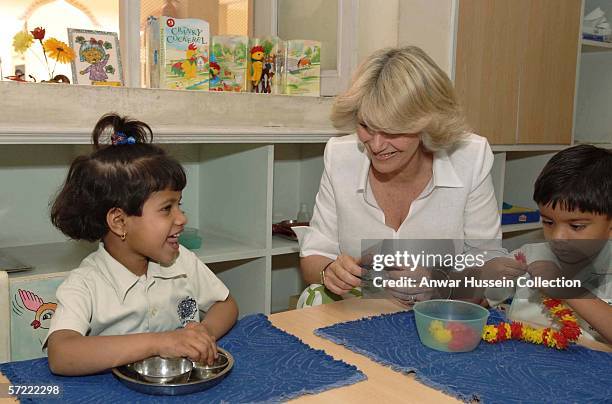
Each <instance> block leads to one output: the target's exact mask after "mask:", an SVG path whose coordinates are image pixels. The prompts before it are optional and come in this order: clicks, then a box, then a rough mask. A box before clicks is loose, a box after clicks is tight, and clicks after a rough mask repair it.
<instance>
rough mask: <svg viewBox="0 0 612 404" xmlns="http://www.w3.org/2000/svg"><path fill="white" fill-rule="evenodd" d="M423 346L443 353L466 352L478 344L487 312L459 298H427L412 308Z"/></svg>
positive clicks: (485, 322)
mask: <svg viewBox="0 0 612 404" xmlns="http://www.w3.org/2000/svg"><path fill="white" fill-rule="evenodd" d="M413 310H414V318H415V322H416V326H417V332H418V334H419V339H420V340H421V342H422V343H423V345H425V346H428V347H429V348H432V349H436V350H438V351H444V352H468V351H472V350H474V349H475V348H476V347H477V346H478V344H479V343H480V338H481V336H482V330H483V329H484V326H485V325H486V324H487V318H488V317H489V311H488V310H487V309H485V308H484V307H482V306H479V305H477V304H473V303H468V302H463V301H460V300H427V301H424V302H418V303H417V304H415V305H414V307H413Z"/></svg>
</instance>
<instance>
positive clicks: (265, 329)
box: [0, 314, 366, 403]
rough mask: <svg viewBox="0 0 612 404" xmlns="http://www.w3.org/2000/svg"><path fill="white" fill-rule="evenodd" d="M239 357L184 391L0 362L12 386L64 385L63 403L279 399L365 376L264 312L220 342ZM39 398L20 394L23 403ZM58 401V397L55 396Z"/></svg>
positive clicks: (42, 362) (38, 362)
mask: <svg viewBox="0 0 612 404" xmlns="http://www.w3.org/2000/svg"><path fill="white" fill-rule="evenodd" d="M219 345H220V346H221V347H223V348H225V349H226V350H228V351H229V352H230V353H231V354H232V355H233V356H234V359H235V365H234V369H233V370H232V371H231V372H230V374H229V375H228V376H227V377H226V378H225V379H224V380H223V381H222V382H221V383H220V384H218V385H217V386H215V387H213V388H211V389H210V390H205V391H203V392H199V393H194V394H190V395H186V396H176V397H169V396H150V395H146V394H141V393H138V392H135V391H133V390H130V389H128V388H127V387H125V386H124V385H123V384H121V383H120V382H119V381H118V380H117V379H116V378H115V377H114V376H113V375H112V374H111V373H110V372H108V373H104V374H100V375H95V376H84V377H61V376H54V375H52V374H51V373H50V372H49V367H48V365H47V359H46V358H41V359H34V360H28V361H22V362H11V363H5V364H0V371H1V372H2V373H3V374H4V375H5V376H6V377H7V378H8V379H9V380H10V381H11V383H12V384H13V385H20V384H35V385H60V386H61V391H62V396H61V401H62V402H78V403H87V402H113V401H116V402H130V403H138V402H143V403H144V402H147V403H149V402H185V401H193V402H200V403H203V402H205V403H219V402H227V403H244V402H277V401H281V400H288V399H290V398H294V397H297V396H299V395H302V394H308V393H318V392H321V391H325V390H329V389H332V388H334V387H340V386H345V385H349V384H352V383H356V382H358V381H361V380H364V379H365V378H366V376H365V375H364V374H363V373H362V372H360V371H359V370H357V368H356V367H355V366H351V365H348V364H346V363H344V362H341V361H337V360H334V359H333V358H332V357H331V356H329V355H327V354H325V352H323V351H320V350H314V349H312V348H310V347H309V346H308V345H306V344H304V343H303V342H301V341H300V340H299V339H298V338H296V337H294V336H293V335H290V334H287V333H286V332H284V331H282V330H280V329H278V328H276V327H274V326H273V325H272V324H271V323H270V321H268V319H267V317H266V316H264V315H263V314H256V315H251V316H247V317H245V318H243V319H242V320H240V321H239V322H238V324H237V325H236V326H234V328H233V329H232V330H231V331H230V332H229V333H228V334H227V335H226V336H225V337H223V338H222V339H221V340H220V341H219ZM32 401H40V398H38V397H35V398H30V397H25V396H22V397H21V402H32ZM53 401H55V402H57V401H56V400H53Z"/></svg>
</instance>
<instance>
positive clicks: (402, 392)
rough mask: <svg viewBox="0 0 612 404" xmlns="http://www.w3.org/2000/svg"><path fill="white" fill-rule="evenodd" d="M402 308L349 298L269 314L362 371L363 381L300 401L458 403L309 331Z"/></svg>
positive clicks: (410, 376) (411, 377) (279, 324)
mask: <svg viewBox="0 0 612 404" xmlns="http://www.w3.org/2000/svg"><path fill="white" fill-rule="evenodd" d="M400 310H405V309H404V308H403V307H401V306H399V305H397V304H395V303H392V302H391V301H388V300H382V299H380V300H373V299H350V300H344V301H340V302H335V303H330V304H326V305H322V306H317V307H309V308H305V309H301V310H292V311H286V312H282V313H277V314H273V315H271V316H270V321H271V322H272V324H274V325H275V326H276V327H278V328H280V329H282V330H285V331H287V332H288V333H289V334H293V335H295V336H296V337H298V338H300V339H301V340H302V341H304V342H305V343H306V344H308V345H310V346H311V347H313V348H316V349H322V350H324V351H325V352H326V353H327V354H329V355H331V356H333V357H334V358H335V359H339V360H343V361H344V362H347V363H349V364H351V365H355V366H357V368H358V369H359V370H361V371H362V372H363V373H365V374H366V376H367V377H368V379H367V380H364V381H361V382H358V383H355V384H352V385H350V386H345V387H340V388H336V389H331V390H327V391H324V392H323V393H319V394H314V395H311V394H308V395H304V396H300V397H298V398H297V399H296V400H294V401H295V402H300V403H356V402H364V403H365V402H368V403H373V402H377V403H432V402H435V403H440V402H442V403H445V402H452V403H457V402H459V401H458V400H456V399H455V398H452V397H450V396H448V395H446V394H443V393H441V392H440V391H438V390H434V389H432V388H430V387H427V386H425V385H424V384H421V383H419V382H418V381H416V380H415V377H414V374H408V375H407V374H402V373H400V372H396V371H394V370H391V368H390V367H387V366H383V365H380V364H379V363H377V362H374V361H373V360H371V359H368V358H367V357H365V356H363V355H360V354H357V353H355V352H353V351H351V350H349V349H347V348H344V347H343V346H341V345H337V344H335V343H333V342H331V341H329V340H327V339H324V338H321V337H317V336H316V335H314V334H313V330H315V329H317V328H320V327H325V326H329V325H333V324H336V323H340V322H344V321H350V320H357V319H360V318H362V317H366V316H374V315H378V314H381V313H394V312H396V311H400Z"/></svg>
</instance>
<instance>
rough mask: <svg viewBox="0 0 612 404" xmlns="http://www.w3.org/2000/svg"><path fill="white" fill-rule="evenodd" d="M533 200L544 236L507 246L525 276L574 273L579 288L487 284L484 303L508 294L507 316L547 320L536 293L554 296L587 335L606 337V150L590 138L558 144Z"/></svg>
mask: <svg viewBox="0 0 612 404" xmlns="http://www.w3.org/2000/svg"><path fill="white" fill-rule="evenodd" d="M533 198H534V200H535V201H536V202H537V204H538V206H539V208H540V213H541V216H542V224H543V229H544V237H545V238H546V240H547V242H546V243H539V244H529V245H526V246H523V247H522V248H521V249H520V250H518V251H516V252H515V256H517V257H518V258H519V259H521V260H523V261H524V263H526V264H527V266H528V269H527V272H528V275H527V276H526V278H527V279H530V280H531V281H535V280H537V278H540V279H542V280H555V279H563V278H565V279H566V280H574V279H576V280H580V281H581V286H580V287H572V288H563V287H544V286H539V285H535V287H528V286H526V285H525V283H526V282H525V279H523V280H522V282H519V281H518V280H517V284H518V287H517V288H516V290H515V291H514V290H501V289H488V290H487V297H488V299H489V302H490V303H496V302H499V301H503V300H505V299H506V298H508V297H510V296H511V295H512V294H513V293H514V298H513V301H512V304H511V306H510V309H509V312H508V317H509V319H510V320H513V321H522V322H526V323H532V324H536V325H541V326H544V327H550V326H551V325H552V319H551V318H550V317H549V316H547V314H546V313H547V310H546V307H544V306H543V305H542V298H543V295H548V296H550V297H554V298H560V299H562V300H563V301H564V303H565V304H566V305H567V306H569V307H570V308H571V309H572V310H573V311H574V312H575V313H576V314H577V318H578V322H579V324H580V326H581V328H582V333H583V335H585V337H587V338H594V339H598V340H603V341H607V342H612V253H611V241H610V239H611V238H612V152H611V151H609V150H605V149H601V148H597V147H594V146H590V145H579V146H575V147H571V148H569V149H565V150H563V151H561V152H559V153H557V154H556V155H555V156H553V157H552V158H551V159H550V161H549V162H548V163H547V164H546V166H545V167H544V169H543V170H542V172H541V173H540V176H539V177H538V179H537V180H536V183H535V189H534V195H533Z"/></svg>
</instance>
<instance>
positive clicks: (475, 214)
mask: <svg viewBox="0 0 612 404" xmlns="http://www.w3.org/2000/svg"><path fill="white" fill-rule="evenodd" d="M324 164H325V169H324V172H323V176H322V178H321V184H320V187H319V192H318V193H317V197H316V203H315V207H314V210H313V216H312V220H311V222H310V226H309V227H295V228H294V230H295V231H296V233H297V235H298V238H299V242H300V256H302V257H305V256H309V255H323V256H326V257H329V258H331V259H335V258H336V257H337V256H338V255H340V254H348V255H350V256H353V257H360V256H361V240H362V239H459V240H489V241H490V240H499V243H497V242H495V244H496V245H498V246H499V247H500V250H501V225H500V219H499V212H498V205H497V201H496V199H495V194H494V190H493V182H492V180H491V174H490V171H491V167H492V165H493V153H492V152H491V148H490V147H489V144H488V142H487V140H486V139H485V138H483V137H481V136H477V135H475V134H470V135H468V136H467V137H466V138H465V139H464V140H463V141H461V142H460V143H458V144H457V145H455V146H454V147H453V148H451V149H449V150H446V151H438V152H435V153H434V159H433V168H432V170H433V175H432V178H431V180H430V181H429V183H428V184H427V186H426V187H425V189H424V190H423V192H422V193H421V195H420V196H419V197H418V198H417V199H416V200H414V201H413V202H412V205H411V206H410V211H409V212H408V216H407V217H406V219H405V220H404V221H403V223H402V224H401V225H400V227H399V229H398V231H395V230H393V229H392V228H390V227H388V226H387V225H385V215H384V213H383V211H382V209H381V208H380V207H379V206H378V204H377V203H376V199H375V198H374V195H373V193H372V189H371V187H370V184H369V183H368V172H369V169H370V159H369V157H368V155H367V152H366V150H365V147H364V146H363V144H362V143H361V142H360V141H359V140H358V138H357V136H356V135H348V136H343V137H337V138H332V139H330V140H329V142H328V143H327V146H326V147H325V153H324ZM466 244H467V241H466ZM488 245H489V246H490V243H489V244H488ZM466 249H467V248H466ZM502 251H503V250H502ZM500 255H501V254H500ZM489 258H492V256H490V257H489Z"/></svg>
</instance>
